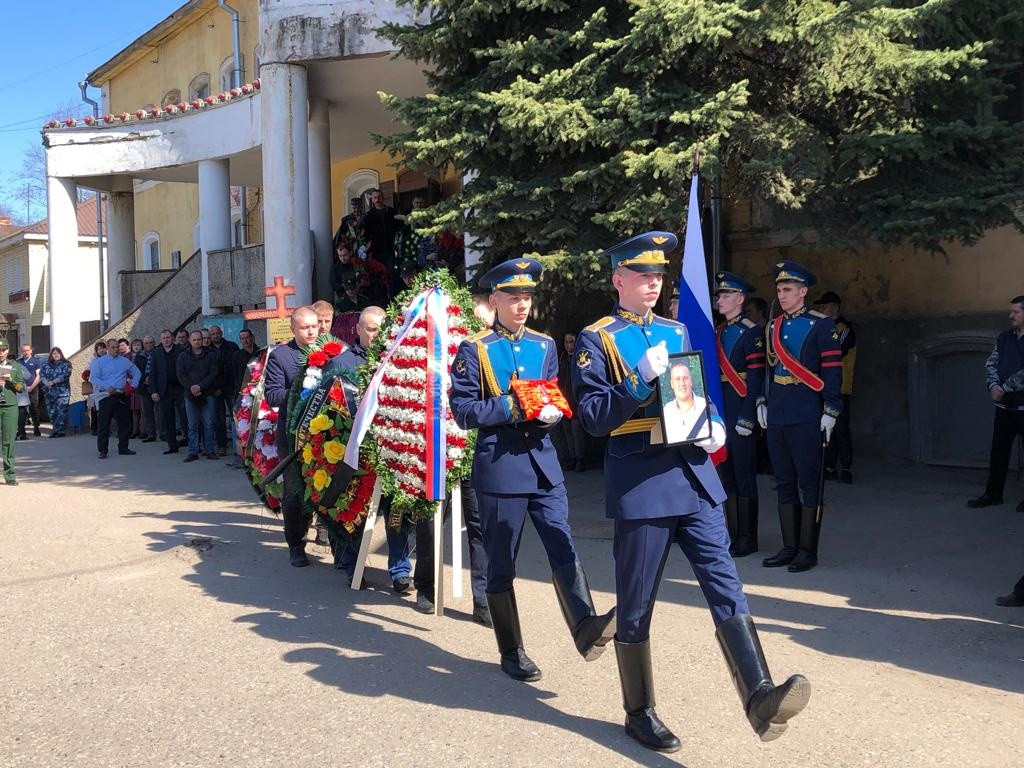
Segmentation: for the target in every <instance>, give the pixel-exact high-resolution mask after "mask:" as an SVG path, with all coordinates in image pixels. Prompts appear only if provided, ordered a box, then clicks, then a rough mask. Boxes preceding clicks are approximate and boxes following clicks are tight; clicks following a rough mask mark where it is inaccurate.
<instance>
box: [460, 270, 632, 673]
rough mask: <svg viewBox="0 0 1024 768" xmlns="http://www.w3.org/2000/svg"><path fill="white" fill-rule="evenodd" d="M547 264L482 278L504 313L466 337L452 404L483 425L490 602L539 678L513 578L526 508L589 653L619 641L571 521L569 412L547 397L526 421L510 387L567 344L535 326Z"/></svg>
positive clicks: (581, 647) (507, 662) (476, 472)
mask: <svg viewBox="0 0 1024 768" xmlns="http://www.w3.org/2000/svg"><path fill="white" fill-rule="evenodd" d="M541 271H542V267H541V265H540V262H538V261H536V260H535V259H525V258H524V259H513V260H512V261H507V262H505V263H503V264H500V265H498V266H497V267H495V268H494V269H492V270H491V271H489V272H488V273H487V274H485V275H484V276H483V277H481V278H480V287H481V288H483V289H484V290H486V291H488V292H489V293H490V296H489V298H488V301H489V303H490V305H491V306H492V307H493V308H494V310H495V312H496V319H495V322H494V325H493V326H492V327H491V328H489V329H486V330H484V331H481V332H480V333H477V334H475V335H473V336H471V337H470V338H468V339H467V340H466V341H464V342H462V344H461V346H460V347H459V351H458V354H457V355H456V357H455V360H454V362H453V364H452V372H451V375H452V388H451V396H450V401H451V408H452V412H453V414H454V417H455V421H456V422H457V423H458V425H459V426H460V427H462V428H463V429H476V430H477V440H476V453H475V455H474V457H473V485H474V486H475V487H476V493H477V500H478V504H479V508H480V525H481V528H482V532H483V540H484V547H485V549H486V550H487V557H488V567H487V589H486V592H487V604H488V606H489V608H490V612H491V621H492V622H493V625H494V635H495V637H496V639H497V641H498V650H499V651H500V653H501V669H502V671H503V672H505V673H506V674H508V675H509V676H511V677H513V678H515V679H517V680H525V681H534V680H539V679H540V677H541V673H540V670H539V669H538V668H537V665H536V664H534V663H533V661H532V660H531V659H530V657H529V656H527V655H526V651H525V650H524V649H523V639H522V633H521V632H520V628H519V611H518V608H517V606H516V595H515V588H514V585H513V582H514V579H515V575H516V570H515V564H516V553H517V552H518V551H519V541H520V538H521V537H522V533H523V524H524V523H525V522H526V517H527V515H529V517H530V518H531V519H532V520H533V525H534V527H535V528H536V529H537V533H538V534H539V535H540V539H541V542H542V543H543V545H544V549H545V550H546V551H547V555H548V562H549V563H550V564H551V570H552V581H553V582H554V586H555V594H556V595H557V597H558V602H559V605H560V606H561V609H562V615H563V616H564V618H565V621H566V624H568V626H569V631H570V632H571V633H572V637H573V640H574V641H575V643H576V649H577V650H578V651H579V652H580V654H581V655H582V656H583V658H584V659H586V660H587V661H592V660H593V659H595V658H597V657H598V656H599V655H600V654H601V653H602V652H603V650H604V647H605V646H606V645H607V644H608V642H609V641H610V640H611V637H612V633H613V628H612V622H613V619H614V617H615V609H614V608H613V609H612V610H611V611H609V612H608V613H606V614H604V615H602V616H598V615H597V612H596V611H595V610H594V602H593V600H592V599H591V596H590V587H589V585H588V584H587V577H586V574H585V573H584V572H583V566H582V565H580V562H579V559H578V558H577V556H576V548H575V546H574V544H573V540H572V532H571V531H570V530H569V502H568V498H567V496H566V493H565V485H564V483H563V477H562V468H561V465H560V464H559V462H558V455H557V454H556V453H555V447H554V446H553V445H552V444H551V438H550V437H549V435H548V430H549V429H550V428H551V426H552V425H554V424H556V423H557V422H558V420H559V419H560V418H561V412H560V411H559V410H558V409H557V408H556V407H555V406H553V405H546V406H544V408H543V409H542V410H541V411H540V413H539V414H538V417H537V418H536V419H533V420H529V421H528V420H526V419H525V417H524V415H523V412H522V409H521V408H520V404H519V402H518V401H517V399H516V396H515V395H514V394H513V393H512V392H511V390H510V386H509V385H510V383H511V381H512V380H513V379H516V378H519V379H524V380H533V379H546V380H549V381H550V380H552V379H554V378H556V377H557V375H558V348H557V345H556V344H555V342H554V341H553V340H552V339H551V338H550V337H549V336H545V335H544V334H542V333H537V332H536V331H533V330H530V329H529V328H527V327H526V320H527V318H528V317H529V315H530V308H531V306H532V303H533V293H534V290H535V288H536V286H537V278H539V277H540V273H541Z"/></svg>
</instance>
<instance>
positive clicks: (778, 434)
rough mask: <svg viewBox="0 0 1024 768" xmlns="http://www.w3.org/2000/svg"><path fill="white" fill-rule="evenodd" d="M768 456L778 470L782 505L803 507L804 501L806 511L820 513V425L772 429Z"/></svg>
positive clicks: (769, 431)
mask: <svg viewBox="0 0 1024 768" xmlns="http://www.w3.org/2000/svg"><path fill="white" fill-rule="evenodd" d="M768 455H769V456H771V457H772V467H773V468H774V469H775V485H776V487H777V489H778V493H779V504H800V503H801V500H802V503H803V507H804V509H816V508H817V506H818V480H819V478H820V476H821V427H820V424H819V423H818V422H816V421H812V422H805V423H803V424H783V425H782V426H778V427H773V426H771V425H769V426H768ZM798 488H799V493H798V492H797V489H798Z"/></svg>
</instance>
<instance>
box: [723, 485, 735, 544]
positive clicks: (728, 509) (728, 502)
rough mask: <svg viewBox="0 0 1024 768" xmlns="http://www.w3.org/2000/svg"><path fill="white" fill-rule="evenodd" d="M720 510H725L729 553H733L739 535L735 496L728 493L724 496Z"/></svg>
mask: <svg viewBox="0 0 1024 768" xmlns="http://www.w3.org/2000/svg"><path fill="white" fill-rule="evenodd" d="M722 510H723V511H724V512H725V527H726V528H727V529H728V531H729V554H730V555H735V554H736V553H735V552H734V551H733V550H734V549H736V539H737V538H738V536H739V518H738V517H737V514H736V497H735V496H733V495H731V494H730V495H729V496H726V497H725V503H724V504H722Z"/></svg>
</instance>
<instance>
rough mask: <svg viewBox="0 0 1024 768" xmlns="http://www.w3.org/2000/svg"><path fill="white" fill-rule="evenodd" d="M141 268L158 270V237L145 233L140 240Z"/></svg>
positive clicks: (154, 233) (155, 233)
mask: <svg viewBox="0 0 1024 768" xmlns="http://www.w3.org/2000/svg"><path fill="white" fill-rule="evenodd" d="M142 268H143V269H160V235H159V234H158V233H157V232H147V233H146V235H145V237H143V238H142Z"/></svg>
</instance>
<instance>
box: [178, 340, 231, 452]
mask: <svg viewBox="0 0 1024 768" xmlns="http://www.w3.org/2000/svg"><path fill="white" fill-rule="evenodd" d="M188 342H189V345H190V347H191V349H190V350H189V351H188V352H183V353H182V354H181V355H180V356H179V357H178V366H177V368H178V381H180V382H181V386H182V389H184V390H185V412H186V413H187V414H188V456H186V457H185V461H186V462H188V461H195V460H196V459H198V458H199V429H200V426H201V427H202V430H203V447H204V449H205V450H206V458H208V459H214V460H216V459H217V453H216V451H214V449H213V446H214V442H213V414H214V391H215V387H216V386H217V381H218V379H219V378H220V356H219V355H218V354H217V352H216V350H213V349H211V348H209V347H204V346H203V334H202V332H201V331H192V333H190V334H189V337H188Z"/></svg>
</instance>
